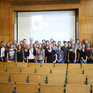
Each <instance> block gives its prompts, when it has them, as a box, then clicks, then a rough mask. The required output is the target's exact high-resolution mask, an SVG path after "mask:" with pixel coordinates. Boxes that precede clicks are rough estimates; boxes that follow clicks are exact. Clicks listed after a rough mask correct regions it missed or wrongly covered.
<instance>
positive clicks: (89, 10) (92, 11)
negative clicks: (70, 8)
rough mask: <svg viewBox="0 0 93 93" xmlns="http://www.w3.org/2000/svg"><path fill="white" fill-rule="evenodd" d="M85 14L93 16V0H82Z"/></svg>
mask: <svg viewBox="0 0 93 93" xmlns="http://www.w3.org/2000/svg"><path fill="white" fill-rule="evenodd" d="M82 1H83V2H82V5H83V7H82V10H83V11H82V14H83V16H93V0H82Z"/></svg>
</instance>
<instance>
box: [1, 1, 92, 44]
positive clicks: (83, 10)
mask: <svg viewBox="0 0 93 93" xmlns="http://www.w3.org/2000/svg"><path fill="white" fill-rule="evenodd" d="M2 1H3V2H1V0H0V41H1V40H4V41H5V42H8V41H11V40H12V41H13V24H14V12H15V11H26V10H50V9H76V8H77V9H79V39H80V40H81V41H83V40H84V39H88V40H89V42H90V44H91V45H93V43H92V42H93V0H82V3H80V4H69V3H68V4H62V5H61V4H52V5H22V6H18V4H19V3H20V2H23V3H24V2H29V1H30V2H33V0H2ZM39 1H43V2H44V1H53V2H56V1H59V2H60V1H61V2H62V1H66V0H34V2H39ZM68 1H71V0H68ZM72 1H73V0H72ZM74 1H76V0H74ZM17 2H18V3H17ZM13 4H14V5H16V6H12V5H13Z"/></svg>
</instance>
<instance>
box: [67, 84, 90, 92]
mask: <svg viewBox="0 0 93 93" xmlns="http://www.w3.org/2000/svg"><path fill="white" fill-rule="evenodd" d="M66 93H90V85H81V84H69V85H66Z"/></svg>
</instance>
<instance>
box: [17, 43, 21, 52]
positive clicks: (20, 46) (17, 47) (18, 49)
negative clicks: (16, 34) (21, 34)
mask: <svg viewBox="0 0 93 93" xmlns="http://www.w3.org/2000/svg"><path fill="white" fill-rule="evenodd" d="M19 46H20V45H18V47H17V50H19ZM20 47H21V46H20ZM20 52H21V53H22V48H21V49H20Z"/></svg>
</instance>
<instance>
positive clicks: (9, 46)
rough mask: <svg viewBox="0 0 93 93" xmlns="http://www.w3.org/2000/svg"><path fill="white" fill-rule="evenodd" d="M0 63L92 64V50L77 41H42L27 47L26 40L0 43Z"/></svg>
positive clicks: (86, 42) (86, 44) (85, 43)
mask: <svg viewBox="0 0 93 93" xmlns="http://www.w3.org/2000/svg"><path fill="white" fill-rule="evenodd" d="M0 62H27V63H93V49H92V48H91V46H90V44H89V43H88V40H85V41H84V44H82V43H81V42H80V40H79V39H77V40H76V43H73V39H71V40H70V41H68V42H67V41H64V42H63V46H62V44H61V41H58V42H57V43H56V41H52V42H51V43H50V42H49V41H48V40H42V43H39V42H38V41H36V42H35V43H30V44H29V45H27V42H26V39H24V40H22V41H20V44H18V43H17V42H16V41H15V42H14V43H13V42H9V43H5V42H3V41H1V42H0Z"/></svg>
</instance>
